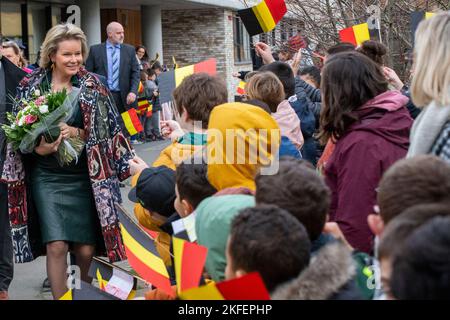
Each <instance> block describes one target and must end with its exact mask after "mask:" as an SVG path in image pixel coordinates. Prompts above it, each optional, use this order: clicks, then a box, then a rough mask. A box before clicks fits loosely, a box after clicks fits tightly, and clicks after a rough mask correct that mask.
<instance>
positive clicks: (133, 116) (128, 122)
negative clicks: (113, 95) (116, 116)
mask: <svg viewBox="0 0 450 320" xmlns="http://www.w3.org/2000/svg"><path fill="white" fill-rule="evenodd" d="M121 116H122V120H123V123H124V125H125V128H126V129H127V131H128V133H129V134H130V136H134V135H135V134H136V133H139V132H141V131H142V130H144V128H142V124H141V121H140V120H139V117H138V115H137V113H136V110H135V109H134V108H131V109H130V110H128V111H125V112H123V113H122V114H121Z"/></svg>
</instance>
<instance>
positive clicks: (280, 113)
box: [272, 100, 303, 149]
mask: <svg viewBox="0 0 450 320" xmlns="http://www.w3.org/2000/svg"><path fill="white" fill-rule="evenodd" d="M272 117H273V118H274V119H275V121H276V122H277V123H278V126H279V127H280V131H281V135H282V136H285V137H288V138H289V140H291V142H292V143H293V144H294V145H295V147H296V148H297V149H300V148H301V147H302V145H303V134H302V130H301V128H300V119H299V117H298V116H297V114H296V113H295V110H294V109H293V108H292V106H291V104H290V103H289V101H288V100H284V101H282V102H281V103H280V104H279V105H278V107H277V112H275V113H272Z"/></svg>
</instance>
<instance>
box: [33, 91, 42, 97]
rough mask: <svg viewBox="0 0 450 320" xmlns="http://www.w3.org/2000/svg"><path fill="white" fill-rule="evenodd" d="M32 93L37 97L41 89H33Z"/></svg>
mask: <svg viewBox="0 0 450 320" xmlns="http://www.w3.org/2000/svg"><path fill="white" fill-rule="evenodd" d="M34 95H35V96H36V97H39V96H40V95H41V91H39V89H36V90H34Z"/></svg>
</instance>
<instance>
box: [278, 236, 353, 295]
mask: <svg viewBox="0 0 450 320" xmlns="http://www.w3.org/2000/svg"><path fill="white" fill-rule="evenodd" d="M355 275H356V267H355V263H354V261H353V259H352V255H351V251H350V250H349V249H348V248H347V247H346V246H345V245H344V244H343V243H342V242H340V241H336V242H334V243H331V244H328V245H326V246H325V247H324V248H323V249H321V250H320V251H319V252H318V253H317V254H316V255H315V256H313V257H312V260H311V262H310V264H309V266H308V267H307V268H306V269H305V270H303V271H302V272H301V273H300V274H299V276H298V277H297V278H296V279H293V280H291V281H288V282H286V283H284V284H282V285H280V286H278V287H277V288H276V289H275V290H274V291H273V293H272V299H273V300H327V299H330V298H331V297H333V296H336V295H337V294H338V293H339V292H340V291H341V290H343V289H345V288H346V287H347V286H348V283H349V282H351V281H353V279H354V277H355Z"/></svg>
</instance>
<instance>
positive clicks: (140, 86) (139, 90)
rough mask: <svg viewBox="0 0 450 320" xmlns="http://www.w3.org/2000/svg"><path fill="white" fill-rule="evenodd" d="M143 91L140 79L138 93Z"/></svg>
mask: <svg viewBox="0 0 450 320" xmlns="http://www.w3.org/2000/svg"><path fill="white" fill-rule="evenodd" d="M143 93H144V85H143V84H142V81H139V86H138V94H143Z"/></svg>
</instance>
